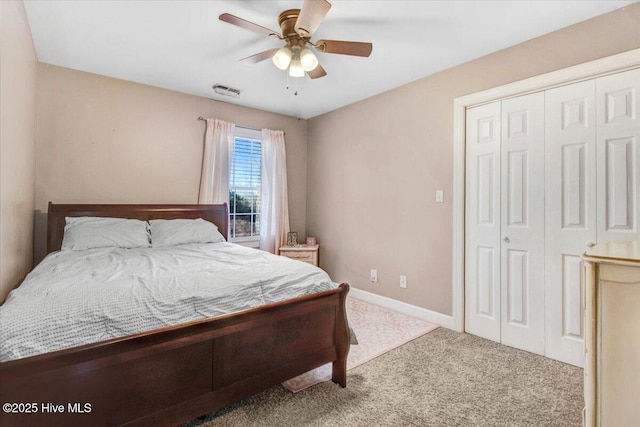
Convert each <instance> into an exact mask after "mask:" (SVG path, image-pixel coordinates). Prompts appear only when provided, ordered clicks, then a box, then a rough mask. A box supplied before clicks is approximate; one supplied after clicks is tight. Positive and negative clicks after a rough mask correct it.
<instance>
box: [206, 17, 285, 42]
mask: <svg viewBox="0 0 640 427" xmlns="http://www.w3.org/2000/svg"><path fill="white" fill-rule="evenodd" d="M218 18H219V19H220V20H221V21H224V22H226V23H229V24H231V25H235V26H237V27H240V28H244V29H245V30H249V31H253V32H256V33H259V34H263V35H265V36H272V35H273V36H276V37H278V38H282V36H281V35H280V34H279V33H278V32H277V31H273V30H270V29H268V28H265V27H263V26H261V25H258V24H254V23H253V22H251V21H247V20H246V19H242V18H238V17H237V16H235V15H232V14H230V13H223V14H222V15H220V16H219V17H218Z"/></svg>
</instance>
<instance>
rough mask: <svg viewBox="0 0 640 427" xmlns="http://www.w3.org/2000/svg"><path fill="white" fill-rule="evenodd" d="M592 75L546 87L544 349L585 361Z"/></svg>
mask: <svg viewBox="0 0 640 427" xmlns="http://www.w3.org/2000/svg"><path fill="white" fill-rule="evenodd" d="M595 126H596V110H595V81H594V80H591V81H586V82H581V83H576V84H572V85H568V86H563V87H559V88H556V89H552V90H548V91H546V93H545V129H546V130H545V163H546V172H545V206H546V208H545V324H546V334H545V354H546V356H548V357H550V358H552V359H556V360H561V361H563V362H566V363H571V364H573V365H576V366H583V365H584V349H583V346H584V344H583V343H584V308H583V304H582V299H583V295H582V286H581V274H582V269H581V267H580V255H582V254H583V253H584V252H585V251H586V250H587V249H588V248H589V246H590V245H592V244H593V243H595V242H596V237H597V236H596V128H595Z"/></svg>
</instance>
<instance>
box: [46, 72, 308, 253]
mask: <svg viewBox="0 0 640 427" xmlns="http://www.w3.org/2000/svg"><path fill="white" fill-rule="evenodd" d="M38 85H39V86H38V142H37V170H38V176H37V180H36V210H37V212H36V215H37V218H36V219H37V223H36V239H35V251H36V259H40V258H41V256H42V255H43V253H44V250H45V248H46V244H45V232H46V221H45V213H46V210H47V203H48V202H49V201H53V202H55V203H197V197H198V186H199V183H200V167H201V162H202V144H203V137H204V129H205V123H204V122H203V121H199V120H197V118H198V116H204V117H214V118H219V119H222V120H228V121H231V122H234V123H236V124H238V125H244V126H249V127H253V128H258V129H260V128H264V127H268V128H271V129H281V130H284V131H285V132H286V137H285V139H286V146H287V168H288V178H289V180H288V183H289V210H290V217H291V228H292V230H295V231H297V232H298V233H299V235H301V236H304V234H305V216H306V213H305V210H306V179H307V175H306V174H307V123H306V121H304V120H298V119H296V118H293V117H288V116H284V115H280V114H275V113H268V112H265V111H260V110H256V109H252V108H246V107H240V106H236V105H233V104H228V103H224V102H219V101H214V100H210V99H206V98H201V97H197V96H191V95H185V94H181V93H178V92H172V91H169V90H164V89H158V88H155V87H151V86H145V85H141V84H137V83H131V82H127V81H123V80H118V79H112V78H108V77H103V76H98V75H94V74H89V73H84V72H80V71H74V70H70V69H66V68H61V67H56V66H52V65H47V64H40V65H39V69H38Z"/></svg>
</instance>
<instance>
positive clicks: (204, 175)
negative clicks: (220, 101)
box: [198, 119, 236, 204]
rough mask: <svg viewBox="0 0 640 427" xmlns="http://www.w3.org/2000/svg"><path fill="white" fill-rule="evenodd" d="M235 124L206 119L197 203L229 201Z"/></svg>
mask: <svg viewBox="0 0 640 427" xmlns="http://www.w3.org/2000/svg"><path fill="white" fill-rule="evenodd" d="M235 128H236V125H235V124H233V123H229V122H225V121H223V120H218V119H207V130H206V132H205V134H204V155H203V157H202V172H201V174H200V191H199V193H198V204H218V203H227V204H228V203H229V168H230V167H231V155H232V154H233V145H234V132H235Z"/></svg>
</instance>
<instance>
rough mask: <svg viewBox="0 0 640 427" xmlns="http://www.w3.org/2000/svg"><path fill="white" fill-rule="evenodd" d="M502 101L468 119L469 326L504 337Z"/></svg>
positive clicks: (473, 111) (471, 329) (472, 331)
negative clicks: (501, 185)
mask: <svg viewBox="0 0 640 427" xmlns="http://www.w3.org/2000/svg"><path fill="white" fill-rule="evenodd" d="M500 104H501V103H500V102H494V103H492V104H488V105H483V106H481V107H476V108H472V109H469V110H468V111H467V120H466V140H467V143H466V183H465V185H466V202H465V204H466V212H465V287H464V289H465V291H464V292H465V330H466V331H467V332H469V333H470V334H474V335H478V336H480V337H484V338H487V339H490V340H493V341H498V342H500V319H501V313H500V312H501V302H500V274H501V273H500V253H501V240H500V226H501V221H500V151H501V144H500V140H501V138H502V132H501V130H500V123H501V108H500Z"/></svg>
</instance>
